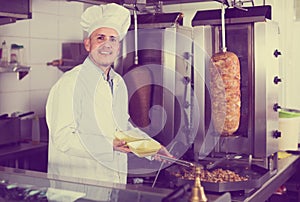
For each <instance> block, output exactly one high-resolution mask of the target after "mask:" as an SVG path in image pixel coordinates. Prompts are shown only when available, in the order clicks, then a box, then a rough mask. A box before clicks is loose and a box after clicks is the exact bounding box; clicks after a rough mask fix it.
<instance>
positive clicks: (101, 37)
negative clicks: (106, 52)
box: [97, 35, 105, 41]
mask: <svg viewBox="0 0 300 202" xmlns="http://www.w3.org/2000/svg"><path fill="white" fill-rule="evenodd" d="M97 39H98V40H101V41H104V40H105V36H102V35H101V36H98V38H97Z"/></svg>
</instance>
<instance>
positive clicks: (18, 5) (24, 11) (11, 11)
mask: <svg viewBox="0 0 300 202" xmlns="http://www.w3.org/2000/svg"><path fill="white" fill-rule="evenodd" d="M0 5H1V6H0V25H3V24H8V23H13V22H16V21H17V20H22V19H30V18H31V17H32V16H31V15H32V12H31V0H10V1H7V0H0Z"/></svg>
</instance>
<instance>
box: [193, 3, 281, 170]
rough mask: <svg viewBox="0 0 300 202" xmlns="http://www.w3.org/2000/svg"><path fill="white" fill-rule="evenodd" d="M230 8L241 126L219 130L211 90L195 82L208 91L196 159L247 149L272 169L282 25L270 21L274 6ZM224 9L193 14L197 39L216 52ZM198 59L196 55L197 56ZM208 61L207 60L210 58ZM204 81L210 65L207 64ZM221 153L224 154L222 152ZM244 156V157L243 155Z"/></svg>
mask: <svg viewBox="0 0 300 202" xmlns="http://www.w3.org/2000/svg"><path fill="white" fill-rule="evenodd" d="M246 10H247V11H244V10H240V9H237V8H230V9H227V10H226V18H225V19H226V36H227V41H226V44H227V48H228V50H230V51H232V52H234V53H236V54H237V55H238V57H239V60H240V65H241V67H240V71H241V116H240V126H239V128H238V130H237V131H236V132H235V133H234V135H233V136H228V137H222V136H220V135H218V134H217V133H216V132H215V130H214V128H213V126H212V125H211V124H210V122H211V107H210V105H211V104H210V101H211V99H210V92H209V90H208V88H207V86H206V85H207V83H205V82H203V83H201V85H198V86H196V85H195V91H197V89H196V88H199V90H201V91H205V93H204V95H205V97H204V98H203V99H202V100H203V102H204V103H205V110H203V111H201V117H202V118H203V119H202V120H205V121H204V122H205V123H204V125H205V127H204V128H199V130H198V136H197V138H196V141H195V143H194V153H195V156H197V157H196V160H201V159H204V158H205V157H207V156H210V157H215V158H216V159H217V158H225V159H226V156H228V155H229V154H236V155H240V156H244V155H246V159H244V161H248V162H250V163H251V164H252V163H255V164H259V165H260V166H262V167H264V168H266V169H268V170H269V171H270V174H271V175H272V174H274V173H275V172H276V170H277V151H278V138H280V131H279V129H278V110H279V109H280V107H279V105H278V92H279V89H278V88H279V87H278V86H279V84H280V81H281V79H280V78H279V75H278V74H279V62H278V56H280V55H281V53H280V51H279V50H278V34H279V29H278V25H277V23H276V22H274V21H271V7H270V6H258V7H247V8H246ZM220 12H221V11H220V10H210V11H198V12H197V13H196V15H195V16H194V18H193V20H192V26H193V27H194V34H195V36H196V35H199V36H202V37H198V38H199V40H198V41H197V43H198V44H199V45H200V46H202V47H204V49H205V50H207V51H208V54H210V55H212V54H213V53H215V52H219V51H220V48H221V21H220V20H219V16H220ZM195 62H196V65H197V60H196V61H195ZM207 63H208V64H209V61H207ZM205 71H206V73H205V74H206V81H209V79H208V66H206V67H205ZM222 156H223V157H222ZM241 160H243V158H241Z"/></svg>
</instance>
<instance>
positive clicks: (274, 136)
mask: <svg viewBox="0 0 300 202" xmlns="http://www.w3.org/2000/svg"><path fill="white" fill-rule="evenodd" d="M280 137H281V132H280V131H279V130H275V131H273V138H275V139H277V138H280Z"/></svg>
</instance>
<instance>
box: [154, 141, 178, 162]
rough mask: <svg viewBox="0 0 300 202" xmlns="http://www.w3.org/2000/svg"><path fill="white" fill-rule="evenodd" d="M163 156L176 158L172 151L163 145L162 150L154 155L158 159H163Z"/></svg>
mask: <svg viewBox="0 0 300 202" xmlns="http://www.w3.org/2000/svg"><path fill="white" fill-rule="evenodd" d="M160 155H161V156H166V157H169V158H175V157H174V156H173V155H172V154H170V152H169V151H168V150H167V149H166V148H165V147H164V146H163V145H162V146H161V148H160V150H158V152H157V154H156V155H154V159H155V160H158V161H162V159H161V158H160Z"/></svg>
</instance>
